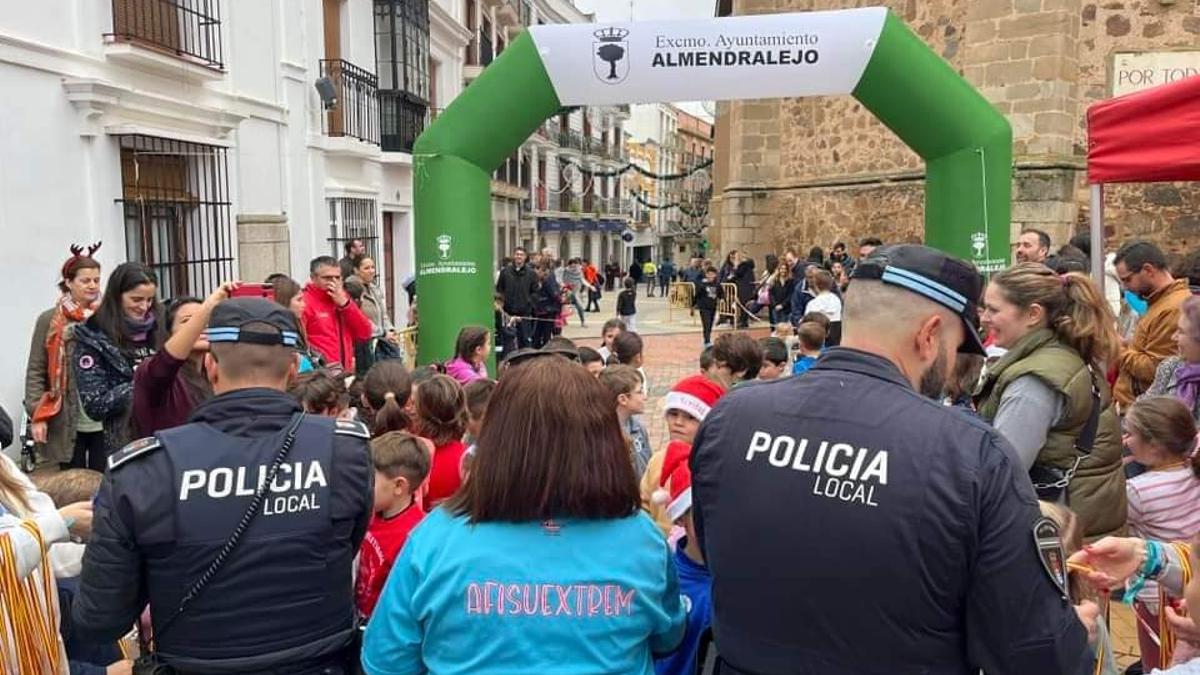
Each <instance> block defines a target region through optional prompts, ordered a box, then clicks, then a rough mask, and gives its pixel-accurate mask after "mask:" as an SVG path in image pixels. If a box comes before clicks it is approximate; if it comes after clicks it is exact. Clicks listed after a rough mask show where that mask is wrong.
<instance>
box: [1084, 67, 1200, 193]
mask: <svg viewBox="0 0 1200 675" xmlns="http://www.w3.org/2000/svg"><path fill="white" fill-rule="evenodd" d="M1087 121H1088V181H1089V182H1091V183H1134V182H1136V183H1152V182H1156V181H1177V180H1180V181H1182V180H1186V181H1195V180H1200V76H1193V77H1189V78H1185V79H1183V80H1180V81H1178V82H1173V83H1171V84H1165V85H1162V86H1160V87H1154V88H1153V89H1147V90H1145V91H1139V92H1136V93H1133V94H1126V95H1125V96H1119V97H1117V98H1112V99H1108V100H1107V101H1101V102H1099V103H1096V104H1095V105H1093V106H1092V107H1090V108H1088V112H1087Z"/></svg>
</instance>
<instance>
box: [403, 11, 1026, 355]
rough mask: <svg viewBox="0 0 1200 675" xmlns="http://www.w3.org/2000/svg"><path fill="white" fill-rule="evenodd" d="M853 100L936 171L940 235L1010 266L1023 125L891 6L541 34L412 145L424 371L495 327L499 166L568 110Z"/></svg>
mask: <svg viewBox="0 0 1200 675" xmlns="http://www.w3.org/2000/svg"><path fill="white" fill-rule="evenodd" d="M834 94H850V95H852V96H854V98H856V99H857V100H858V101H859V102H861V103H862V104H863V106H864V107H865V108H866V109H868V110H870V111H871V112H872V113H873V114H874V115H875V116H876V117H878V118H879V120H880V121H882V122H883V123H884V124H885V125H887V127H888V128H890V129H891V130H892V131H894V132H895V133H896V135H897V136H898V137H899V138H900V139H901V140H902V141H904V142H905V143H906V144H907V145H908V146H909V147H910V148H912V149H913V150H914V151H915V152H916V153H917V154H918V155H920V157H921V158H922V159H923V160H924V161H925V167H926V182H925V241H926V243H927V244H929V245H930V246H934V247H936V248H939V249H942V250H944V251H947V252H949V253H952V254H954V255H957V256H960V257H962V258H965V259H968V260H971V261H973V262H974V263H975V265H976V266H977V267H979V268H980V270H981V271H984V272H990V271H995V270H997V269H1000V268H1002V267H1004V266H1005V265H1006V264H1007V260H1008V253H1009V226H1010V217H1011V191H1012V186H1011V171H1012V129H1011V127H1010V126H1009V124H1008V122H1007V121H1006V120H1005V119H1004V117H1003V116H1002V115H1001V114H1000V113H999V112H998V111H997V110H996V109H995V108H994V107H993V106H992V105H991V104H989V103H988V102H987V100H985V99H984V98H983V97H982V96H981V95H980V94H979V93H978V92H977V91H976V90H975V89H974V88H973V87H971V85H970V84H968V83H967V82H966V81H965V80H963V79H962V77H961V76H959V75H958V73H956V72H955V71H954V69H953V68H951V67H950V65H949V64H947V63H946V62H945V61H943V60H942V59H941V57H939V56H938V55H937V54H936V53H934V52H933V51H932V50H931V49H930V48H929V47H928V45H926V44H925V43H924V42H922V41H921V39H920V38H918V37H917V36H916V35H915V34H914V33H913V32H912V31H911V30H910V29H909V28H908V27H907V26H906V25H905V24H904V22H903V21H901V20H900V19H899V18H897V17H896V16H895V15H893V14H891V13H890V12H889V11H888V10H887V9H886V8H881V7H873V8H866V9H851V10H843V11H831V12H804V13H796V14H770V15H758V16H739V17H728V18H719V19H705V20H694V21H662V22H644V23H622V24H613V25H596V24H565V25H548V26H533V27H530V28H529V29H528V30H527V31H526V32H525V33H524V34H522V35H521V36H520V37H518V38H517V39H516V40H514V41H513V42H512V44H511V45H510V46H509V47H508V49H506V50H505V51H504V53H503V54H502V55H501V56H500V57H499V58H497V59H496V60H495V61H493V62H492V64H491V65H490V66H488V68H487V69H486V70H485V71H484V72H483V74H482V75H481V76H480V77H479V78H478V79H476V80H475V82H473V83H472V84H471V86H470V87H467V88H466V90H465V91H463V93H462V94H461V95H460V96H459V97H458V98H457V99H455V101H454V102H453V103H452V104H451V105H450V107H449V108H447V109H446V111H445V112H443V113H442V114H441V115H439V116H438V118H437V120H436V121H435V122H434V123H433V124H432V125H430V127H429V128H428V129H426V131H425V133H424V134H422V135H421V137H420V138H419V139H418V140H417V143H416V147H415V148H414V150H413V157H414V159H413V161H414V177H415V188H414V193H415V196H414V201H415V218H416V226H415V236H414V239H415V246H416V260H417V278H418V280H419V283H418V289H419V294H420V295H419V304H420V313H421V320H420V324H419V331H420V335H419V345H420V346H419V356H418V358H419V362H420V363H430V362H434V361H440V360H444V359H447V358H449V357H451V356H452V352H453V349H454V343H455V338H456V337H457V334H458V331H459V329H460V328H461V327H462V326H466V325H479V326H492V325H493V323H494V318H493V306H492V302H491V298H492V285H493V283H492V279H493V271H492V270H493V261H492V251H491V246H492V244H491V241H492V236H491V204H490V199H491V194H490V180H489V177H490V176H491V174H492V172H493V171H494V170H495V169H496V168H498V167H499V166H500V165H501V164H502V163H503V162H504V160H505V159H506V158H507V157H508V156H509V155H511V154H512V152H513V151H515V150H516V149H517V148H518V147H520V145H521V143H523V142H524V141H525V139H527V138H528V137H529V136H530V135H531V134H532V133H533V132H534V131H535V130H536V129H537V127H538V126H539V125H540V124H541V123H542V122H543V121H545V120H546V119H547V118H549V117H551V116H553V115H555V114H556V113H558V112H559V110H560V109H562V108H564V107H569V106H582V105H604V104H625V103H644V102H656V101H682V100H703V99H712V100H730V99H753V98H771V97H794V96H822V95H834Z"/></svg>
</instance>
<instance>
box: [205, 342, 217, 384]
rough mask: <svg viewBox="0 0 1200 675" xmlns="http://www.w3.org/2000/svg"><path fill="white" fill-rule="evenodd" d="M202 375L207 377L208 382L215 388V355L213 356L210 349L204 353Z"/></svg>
mask: <svg viewBox="0 0 1200 675" xmlns="http://www.w3.org/2000/svg"><path fill="white" fill-rule="evenodd" d="M204 376H205V377H206V378H208V383H209V384H210V385H212V386H213V388H216V386H217V380H218V379H219V376H218V375H217V357H215V356H213V353H212V350H211V349H210V350H209V351H208V352H205V354H204Z"/></svg>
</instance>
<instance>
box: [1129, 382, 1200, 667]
mask: <svg viewBox="0 0 1200 675" xmlns="http://www.w3.org/2000/svg"><path fill="white" fill-rule="evenodd" d="M1124 429H1125V433H1124V436H1123V437H1122V441H1123V443H1124V445H1125V447H1127V448H1129V451H1130V453H1131V454H1132V455H1133V458H1134V459H1135V460H1137V461H1138V462H1139V463H1140V464H1142V465H1144V466H1145V467H1146V469H1147V471H1146V472H1145V473H1143V474H1141V475H1138V476H1136V477H1134V478H1131V479H1130V480H1129V482H1128V483H1126V485H1125V494H1126V497H1127V498H1128V501H1129V529H1130V532H1129V533H1130V534H1131V535H1134V536H1138V537H1142V538H1144V539H1155V540H1158V541H1187V540H1189V539H1190V538H1191V537H1192V536H1193V535H1195V534H1196V533H1198V532H1200V510H1197V509H1196V503H1197V501H1198V500H1200V458H1197V457H1196V453H1195V448H1196V423H1195V421H1194V420H1193V418H1192V413H1191V411H1190V410H1189V409H1188V407H1187V406H1186V405H1184V404H1183V403H1182V402H1181V401H1179V399H1177V398H1175V397H1173V396H1149V397H1146V398H1142V399H1139V400H1138V401H1136V402H1135V403H1134V404H1133V405H1132V406H1130V408H1129V411H1128V412H1127V413H1126V414H1125V422H1124ZM1134 611H1135V612H1137V613H1138V615H1139V616H1141V617H1142V619H1143V620H1145V622H1146V623H1148V624H1149V625H1150V626H1152V627H1157V626H1158V625H1159V623H1158V614H1159V611H1160V608H1159V602H1158V587H1157V585H1156V584H1153V583H1148V584H1146V588H1145V589H1143V590H1142V592H1141V593H1139V594H1138V601H1137V602H1135V603H1134ZM1140 624H1141V622H1139V626H1138V642H1139V643H1140V645H1141V654H1142V666H1143V668H1144V669H1145V670H1146V671H1150V670H1151V669H1153V668H1157V667H1163V666H1167V665H1170V664H1167V663H1160V662H1159V659H1158V658H1157V656H1158V654H1159V649H1158V645H1159V636H1158V635H1156V634H1153V633H1152V632H1151V631H1149V630H1147V629H1146V628H1145V627H1144V626H1142V625H1140Z"/></svg>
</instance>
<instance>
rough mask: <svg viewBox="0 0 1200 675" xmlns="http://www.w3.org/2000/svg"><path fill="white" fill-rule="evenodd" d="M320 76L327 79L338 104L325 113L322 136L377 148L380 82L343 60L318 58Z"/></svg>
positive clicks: (372, 74)
mask: <svg viewBox="0 0 1200 675" xmlns="http://www.w3.org/2000/svg"><path fill="white" fill-rule="evenodd" d="M321 77H327V78H329V79H330V81H332V82H333V88H334V91H336V92H337V101H336V102H335V103H334V105H333V107H332V108H329V109H328V110H326V111H325V126H324V131H325V135H326V136H331V137H335V138H336V137H341V136H348V137H350V138H357V139H358V140H360V141H362V142H364V143H371V144H372V145H379V91H378V89H377V84H378V81H379V80H378V78H376V77H375V74H374V73H371V72H368V71H366V70H363V69H362V68H359V67H358V66H356V65H354V64H353V63H350V62H349V61H345V60H343V59H321Z"/></svg>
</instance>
